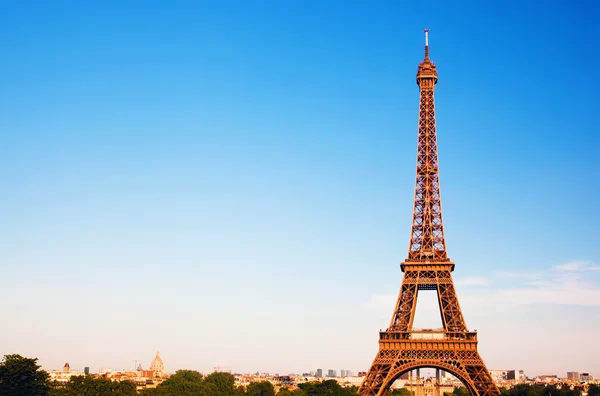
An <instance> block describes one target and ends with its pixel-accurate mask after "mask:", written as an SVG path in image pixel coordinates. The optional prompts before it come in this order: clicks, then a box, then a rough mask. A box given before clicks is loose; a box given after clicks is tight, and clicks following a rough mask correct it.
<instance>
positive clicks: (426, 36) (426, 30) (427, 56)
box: [425, 29, 429, 60]
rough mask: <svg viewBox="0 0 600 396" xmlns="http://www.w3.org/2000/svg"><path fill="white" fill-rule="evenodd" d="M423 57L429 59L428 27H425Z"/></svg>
mask: <svg viewBox="0 0 600 396" xmlns="http://www.w3.org/2000/svg"><path fill="white" fill-rule="evenodd" d="M425 59H426V60H428V59H429V29H425Z"/></svg>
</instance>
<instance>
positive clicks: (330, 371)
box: [327, 369, 337, 378]
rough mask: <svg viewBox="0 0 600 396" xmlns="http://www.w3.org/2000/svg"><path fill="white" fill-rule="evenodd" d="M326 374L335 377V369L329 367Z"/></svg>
mask: <svg viewBox="0 0 600 396" xmlns="http://www.w3.org/2000/svg"><path fill="white" fill-rule="evenodd" d="M327 376H328V377H329V378H335V377H336V376H337V371H335V370H332V369H329V370H327Z"/></svg>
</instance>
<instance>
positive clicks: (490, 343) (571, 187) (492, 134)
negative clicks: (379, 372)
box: [0, 1, 600, 377]
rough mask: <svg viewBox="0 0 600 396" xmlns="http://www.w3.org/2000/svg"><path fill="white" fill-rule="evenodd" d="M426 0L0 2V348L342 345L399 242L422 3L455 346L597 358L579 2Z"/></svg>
mask: <svg viewBox="0 0 600 396" xmlns="http://www.w3.org/2000/svg"><path fill="white" fill-rule="evenodd" d="M431 4H432V8H431V12H430V13H427V15H425V14H423V13H422V9H421V7H419V6H418V5H416V4H415V5H398V4H395V3H394V2H384V1H382V2H377V3H376V4H369V5H367V4H365V3H360V2H343V3H342V2H337V1H328V2H324V3H319V6H316V5H315V4H311V3H300V2H298V3H290V4H283V3H277V2H274V1H273V2H270V1H268V2H262V3H250V2H247V3H246V2H241V1H240V2H237V1H224V2H219V3H218V4H217V3H209V2H206V3H202V4H194V5H191V4H180V5H178V6H172V5H170V4H167V3H161V2H156V3H148V4H146V3H145V4H141V3H128V4H120V3H119V2H104V3H102V4H77V3H76V2H65V3H61V4H60V5H53V6H51V5H49V4H46V3H42V2H31V3H13V4H8V3H7V4H5V5H3V9H4V10H3V11H4V12H3V13H2V15H0V20H1V21H2V23H1V24H0V44H1V45H2V47H3V48H4V50H5V57H6V62H5V63H4V64H3V65H1V66H0V86H1V87H2V88H3V92H4V93H5V94H4V95H2V97H0V101H1V105H0V130H2V131H3V132H2V133H0V179H1V180H3V182H2V183H1V184H0V196H2V199H3V203H2V205H0V220H1V223H2V224H3V227H0V269H1V270H2V274H3V280H4V282H3V287H2V288H0V309H2V312H3V314H4V315H3V316H4V318H3V320H4V322H5V323H6V325H5V326H3V329H2V330H0V353H2V354H3V355H4V354H9V353H19V354H22V355H24V356H36V357H38V358H39V362H40V364H42V366H44V367H48V368H59V367H62V365H63V364H64V363H65V361H69V362H72V364H73V367H79V366H81V367H82V368H83V367H84V366H90V367H96V368H98V367H107V366H112V367H114V368H117V367H119V366H120V367H129V365H131V362H133V360H135V359H139V361H142V362H143V361H144V360H142V359H143V358H144V356H146V355H148V363H149V362H150V360H151V359H152V356H153V353H154V352H155V351H156V350H159V351H160V352H161V354H162V355H163V356H164V357H165V369H166V371H169V370H172V369H173V368H189V369H196V370H200V371H202V372H211V371H212V368H213V367H215V366H228V367H232V368H233V369H234V371H239V372H255V371H261V372H262V371H265V372H303V371H305V370H307V369H310V367H312V366H315V364H318V366H315V367H313V368H312V369H311V370H316V368H318V367H321V368H323V369H324V370H327V369H329V368H333V369H336V370H340V369H341V368H342V367H344V368H345V369H349V370H351V371H353V372H355V373H356V372H358V371H366V370H367V369H368V367H369V364H370V363H371V361H372V358H373V354H374V353H375V352H376V351H377V342H376V335H377V331H378V330H379V329H382V328H386V327H387V326H388V324H389V320H390V312H391V311H392V307H393V305H394V302H395V300H396V296H397V292H398V287H399V285H400V282H401V279H402V273H401V272H400V269H399V267H398V264H399V263H400V261H402V260H403V259H405V258H406V255H407V249H408V241H409V232H410V219H411V215H412V199H413V194H414V164H415V154H416V137H417V116H418V99H419V98H418V87H417V86H416V84H415V81H414V79H415V73H416V69H417V64H418V62H419V61H420V60H421V59H422V55H423V44H424V43H423V37H422V32H423V29H424V28H429V29H430V32H431V33H430V39H429V40H430V41H429V44H430V55H431V58H432V61H433V62H435V63H436V65H437V69H438V73H439V82H438V84H437V87H436V113H437V114H436V115H437V131H438V141H439V157H440V179H441V183H440V184H441V195H442V197H443V202H444V223H445V233H446V241H447V250H448V255H449V257H450V258H451V259H452V260H453V261H455V262H456V269H455V271H454V273H453V277H454V280H455V282H456V289H457V294H458V297H459V300H460V304H461V308H462V311H463V313H464V315H465V319H466V322H467V326H468V327H469V329H472V330H478V334H479V351H480V353H481V355H482V356H483V358H484V359H485V363H486V364H487V366H488V368H490V369H505V368H513V369H523V370H525V372H526V373H528V375H529V373H531V375H539V374H554V373H556V374H560V373H566V372H568V371H579V372H590V373H592V374H593V375H594V376H596V377H600V363H598V361H597V358H596V357H597V355H598V353H599V352H600V346H599V345H598V343H597V342H595V338H594V337H595V336H596V335H597V334H598V333H600V246H599V245H598V243H597V241H598V237H599V236H600V235H599V232H598V227H597V225H596V224H597V220H598V219H599V216H598V209H597V205H596V196H597V194H598V183H597V181H598V176H599V175H600V172H599V170H600V161H599V160H598V155H597V149H598V148H599V145H598V133H597V132H598V131H597V129H598V128H597V124H596V121H595V118H594V109H595V107H596V105H597V104H598V99H597V97H596V96H595V95H594V92H595V89H596V88H597V85H598V83H597V82H596V81H595V79H593V78H592V79H591V81H589V82H587V81H586V84H588V83H589V84H590V85H591V87H590V88H589V89H588V88H586V89H582V88H581V87H580V84H578V78H580V75H581V72H580V71H579V70H578V69H579V68H580V67H581V63H582V61H581V56H585V64H586V68H589V66H588V62H591V63H592V64H595V58H596V57H597V54H596V53H595V52H594V51H593V50H592V49H593V48H597V47H598V44H599V43H598V41H599V40H598V38H599V36H600V35H599V34H598V30H597V28H596V27H595V24H594V19H593V15H597V12H598V9H597V6H596V5H591V6H588V7H584V6H582V5H581V6H578V5H574V6H566V5H564V4H562V3H558V2H550V3H548V5H547V7H544V8H543V9H540V8H539V7H538V6H537V5H536V3H535V2H525V3H516V2H515V3H510V2H507V3H503V4H495V5H490V4H480V3H476V2H464V3H456V4H453V5H449V4H445V3H443V2H431ZM518 4H520V6H519V5H518ZM586 73H588V72H587V71H586ZM584 74H585V73H584ZM473 241H476V242H473ZM423 297H424V298H423V301H421V299H419V303H421V304H419V303H418V304H417V319H416V320H417V321H419V323H422V324H423V327H435V326H436V320H437V317H436V315H438V314H437V307H436V306H435V305H434V304H433V301H432V298H431V296H430V295H429V296H427V295H424V296H423ZM131 357H133V359H131Z"/></svg>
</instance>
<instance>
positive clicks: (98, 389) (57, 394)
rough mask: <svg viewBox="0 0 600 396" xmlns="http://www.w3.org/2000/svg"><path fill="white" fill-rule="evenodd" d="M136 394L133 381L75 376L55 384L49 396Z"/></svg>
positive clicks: (134, 395)
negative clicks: (62, 382)
mask: <svg viewBox="0 0 600 396" xmlns="http://www.w3.org/2000/svg"><path fill="white" fill-rule="evenodd" d="M81 395H85V396H105V395H111V396H136V395H137V392H136V389H135V384H134V383H133V382H131V381H111V380H109V379H106V378H103V377H100V378H94V377H91V376H85V377H84V376H75V377H71V378H70V379H69V382H67V383H66V384H56V383H55V384H54V386H53V389H52V390H51V392H50V393H49V396H81Z"/></svg>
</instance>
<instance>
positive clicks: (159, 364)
mask: <svg viewBox="0 0 600 396" xmlns="http://www.w3.org/2000/svg"><path fill="white" fill-rule="evenodd" d="M150 371H152V372H153V373H154V377H155V378H156V377H162V376H163V374H164V372H165V365H164V364H163V361H162V359H161V358H160V352H156V356H155V357H154V359H152V363H151V364H150Z"/></svg>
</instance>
